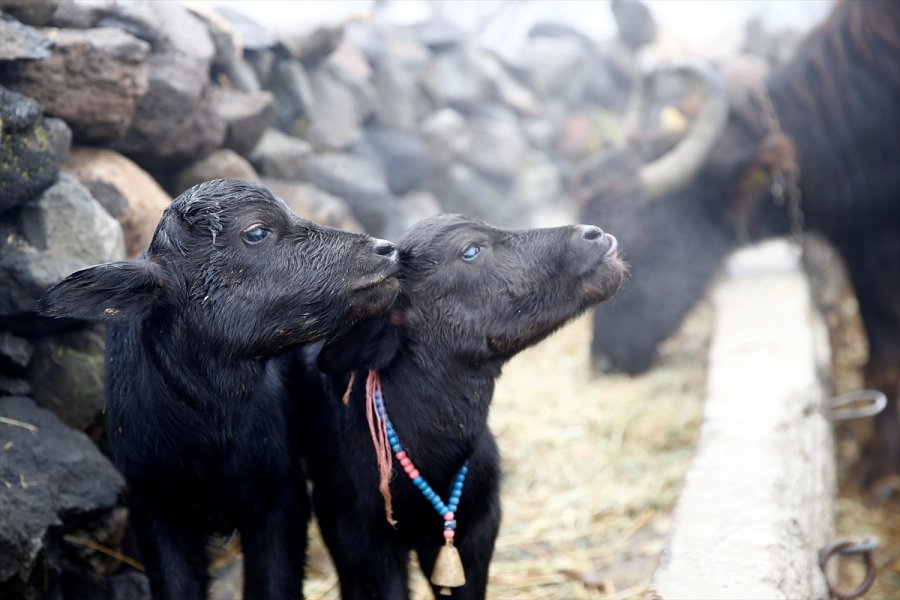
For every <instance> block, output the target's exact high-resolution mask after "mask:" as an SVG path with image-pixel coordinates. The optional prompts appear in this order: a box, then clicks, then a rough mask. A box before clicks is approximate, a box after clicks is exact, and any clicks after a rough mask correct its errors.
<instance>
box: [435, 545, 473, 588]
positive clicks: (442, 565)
mask: <svg viewBox="0 0 900 600" xmlns="http://www.w3.org/2000/svg"><path fill="white" fill-rule="evenodd" d="M431 583H433V584H434V585H436V586H439V587H440V588H441V589H440V594H441V595H442V596H449V595H450V594H451V593H452V592H451V590H450V588H454V587H461V586H463V585H465V584H466V573H465V571H464V570H463V565H462V559H461V558H460V557H459V550H457V549H456V546H454V545H453V540H449V539H448V540H447V542H446V543H445V544H444V545H443V546H442V547H441V551H440V552H438V555H437V560H436V561H435V563H434V570H433V571H432V572H431Z"/></svg>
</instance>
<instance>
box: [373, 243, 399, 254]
mask: <svg viewBox="0 0 900 600" xmlns="http://www.w3.org/2000/svg"><path fill="white" fill-rule="evenodd" d="M372 242H373V243H374V244H375V247H374V248H373V251H374V252H375V254H377V255H379V256H386V257H387V258H397V246H395V245H394V244H392V243H391V242H389V241H387V240H379V239H378V238H372Z"/></svg>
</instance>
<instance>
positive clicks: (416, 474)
mask: <svg viewBox="0 0 900 600" xmlns="http://www.w3.org/2000/svg"><path fill="white" fill-rule="evenodd" d="M409 466H410V469H412V470H411V471H407V472H406V473H407V474H408V475H409V478H410V479H418V478H419V471H418V469H416V468H415V467H414V466H412V465H409Z"/></svg>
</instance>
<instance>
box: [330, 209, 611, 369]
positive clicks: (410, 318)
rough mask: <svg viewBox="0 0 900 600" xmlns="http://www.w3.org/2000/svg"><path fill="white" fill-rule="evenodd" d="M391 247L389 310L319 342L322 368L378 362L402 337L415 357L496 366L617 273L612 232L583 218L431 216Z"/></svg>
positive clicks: (604, 289)
mask: <svg viewBox="0 0 900 600" xmlns="http://www.w3.org/2000/svg"><path fill="white" fill-rule="evenodd" d="M398 247H399V249H400V265H401V267H400V268H401V273H400V281H401V289H402V291H401V295H400V297H399V299H398V302H397V306H396V308H395V309H394V310H393V311H392V313H391V315H390V316H389V317H386V318H382V319H375V320H370V321H368V322H366V323H363V324H361V325H360V326H359V327H357V328H355V330H354V331H353V332H351V333H350V334H348V335H345V336H340V337H339V338H337V339H335V340H332V341H331V342H330V343H329V344H327V345H326V346H325V348H324V350H323V351H322V353H321V354H320V356H319V363H320V366H321V367H322V368H323V369H324V370H326V371H335V370H346V369H347V368H348V367H351V368H354V367H355V368H358V367H359V366H360V364H359V363H360V362H363V363H367V364H366V366H368V367H373V368H381V367H383V366H384V365H386V364H387V363H388V362H389V361H390V360H391V359H392V358H393V357H394V355H395V353H396V351H397V349H398V347H399V344H400V342H401V340H404V339H406V340H408V341H409V343H408V344H403V346H402V347H403V351H404V352H406V351H408V352H411V353H413V354H416V355H417V356H416V357H415V358H414V360H416V361H417V362H418V363H419V364H429V363H431V362H433V361H434V360H435V359H434V358H429V357H437V360H447V361H453V362H454V363H456V364H463V365H465V366H467V367H469V368H476V369H477V368H479V367H481V366H482V365H484V364H486V363H493V364H496V365H500V364H502V362H503V361H505V360H507V359H508V358H510V357H511V356H513V355H514V354H516V353H517V352H519V351H521V350H523V349H525V348H527V347H528V346H530V345H532V344H535V343H537V342H539V341H540V340H542V339H543V338H545V337H546V336H547V335H549V334H550V333H552V332H553V331H554V330H556V329H557V328H558V327H560V326H561V325H563V324H564V323H565V322H566V321H568V320H570V319H572V318H574V317H576V316H578V315H579V314H581V313H582V312H584V311H585V310H587V309H588V308H589V307H591V306H592V305H594V304H597V303H599V302H602V301H603V300H606V299H607V298H609V297H611V296H612V295H613V294H615V292H616V290H617V289H618V288H619V286H620V285H621V283H622V279H623V276H624V272H625V268H624V265H623V264H622V263H621V262H620V261H619V260H618V259H617V252H616V247H617V242H616V239H615V238H614V237H613V236H611V235H607V234H605V233H604V232H603V231H602V230H601V229H600V228H598V227H594V226H588V225H570V226H567V227H557V228H553V229H532V230H518V231H517V230H507V229H499V228H496V227H491V226H490V225H487V224H485V223H482V222H480V221H476V220H474V219H469V218H466V217H463V216H460V215H440V216H437V217H433V218H430V219H426V220H424V221H421V222H420V223H418V224H416V225H415V226H413V228H412V229H410V230H409V231H408V232H407V233H406V234H405V235H404V236H403V237H402V238H401V239H400V241H399V242H398ZM360 359H361V360H360ZM348 361H352V363H353V364H348ZM435 367H436V368H440V366H439V365H435Z"/></svg>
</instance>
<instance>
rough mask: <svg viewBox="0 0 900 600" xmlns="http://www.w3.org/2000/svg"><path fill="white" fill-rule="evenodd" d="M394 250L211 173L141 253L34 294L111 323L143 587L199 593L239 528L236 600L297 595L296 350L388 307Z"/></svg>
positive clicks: (116, 407)
mask: <svg viewBox="0 0 900 600" xmlns="http://www.w3.org/2000/svg"><path fill="white" fill-rule="evenodd" d="M396 255H397V252H396V250H395V248H394V246H393V245H392V244H390V243H388V242H385V241H382V240H375V239H372V238H369V237H367V236H363V235H357V234H350V233H346V232H342V231H338V230H335V229H329V228H326V227H321V226H319V225H316V224H314V223H311V222H309V221H305V220H302V219H299V218H297V217H296V216H294V215H293V214H292V213H291V212H290V210H289V209H288V208H287V206H286V205H285V204H284V203H283V202H281V201H280V200H277V199H276V198H274V197H273V196H272V194H271V193H270V192H269V191H268V190H267V189H266V188H264V187H262V186H259V185H256V184H252V183H246V182H241V181H236V180H215V181H210V182H206V183H203V184H200V185H197V186H195V187H193V188H191V189H190V190H188V191H186V192H185V193H183V194H182V195H180V196H179V197H178V198H176V199H175V201H174V202H172V204H171V206H170V207H169V208H168V209H167V210H166V211H165V213H164V214H163V216H162V219H161V220H160V222H159V225H158V227H157V229H156V233H155V235H154V237H153V241H152V242H151V244H150V248H149V250H148V251H147V253H146V254H145V256H144V257H143V258H140V259H138V260H133V261H126V262H118V263H112V264H105V265H99V266H95V267H90V268H88V269H84V270H82V271H78V272H77V273H74V274H73V275H71V276H69V277H68V278H67V279H65V280H64V281H62V282H61V283H59V284H57V285H55V286H54V287H52V288H50V289H49V290H48V291H47V292H46V293H45V294H44V295H43V297H42V298H41V299H40V300H39V302H38V311H39V312H40V313H42V314H44V315H49V316H56V317H73V318H77V319H85V320H106V321H109V327H108V341H107V348H106V399H107V427H108V434H109V440H110V446H111V448H112V452H113V457H114V460H115V462H116V465H117V466H118V467H119V469H120V470H121V471H122V473H123V474H124V475H125V477H126V479H127V480H128V483H129V488H130V502H129V504H130V508H131V519H132V522H133V525H134V527H135V531H136V533H137V536H138V542H139V544H140V547H141V553H142V556H143V560H144V562H145V564H146V566H147V572H148V575H149V577H150V585H151V588H152V591H153V595H154V597H155V598H172V599H177V600H183V599H187V598H203V597H205V595H206V589H207V582H208V577H207V566H208V565H207V563H208V557H207V554H206V550H205V542H206V538H207V536H208V535H209V534H211V533H214V532H230V531H232V530H234V529H235V528H236V529H237V530H238V531H239V532H240V536H241V543H242V545H243V550H244V559H245V562H244V590H245V592H244V597H245V598H273V599H282V598H298V597H300V594H301V586H302V578H303V560H304V553H305V549H306V533H305V532H306V524H307V521H308V518H309V500H308V497H307V492H306V487H305V486H306V484H305V474H304V472H303V468H302V465H301V462H300V447H299V441H298V437H297V434H298V432H297V423H298V418H297V416H296V415H295V412H296V411H295V404H294V403H293V402H291V401H290V398H289V396H290V394H289V393H288V390H287V387H286V386H287V380H288V378H287V376H286V372H287V371H288V370H289V364H291V360H292V359H291V354H292V349H294V348H296V347H297V346H298V345H299V344H303V343H306V342H309V341H312V340H315V339H317V338H321V337H323V336H332V335H334V334H335V333H336V332H338V331H340V330H341V329H343V328H345V327H348V326H350V325H352V324H353V323H355V322H356V321H358V320H360V319H364V318H368V317H372V316H374V315H376V314H378V313H379V312H381V311H385V310H387V309H389V308H390V306H391V304H392V303H393V301H394V299H395V297H396V295H397V293H398V291H399V286H398V284H397V280H396V278H395V277H394V275H395V273H396V271H397V261H396Z"/></svg>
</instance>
